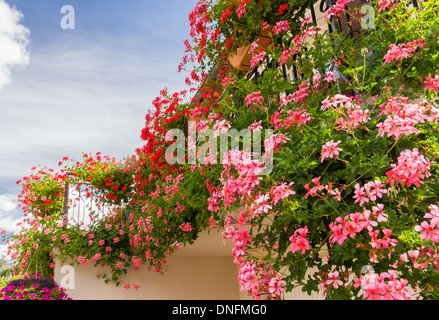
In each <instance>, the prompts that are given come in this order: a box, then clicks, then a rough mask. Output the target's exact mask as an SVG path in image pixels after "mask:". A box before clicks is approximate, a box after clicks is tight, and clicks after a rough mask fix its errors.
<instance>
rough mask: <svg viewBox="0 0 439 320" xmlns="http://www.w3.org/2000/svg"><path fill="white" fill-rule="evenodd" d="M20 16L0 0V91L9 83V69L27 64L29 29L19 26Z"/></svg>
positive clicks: (14, 9)
mask: <svg viewBox="0 0 439 320" xmlns="http://www.w3.org/2000/svg"><path fill="white" fill-rule="evenodd" d="M21 18H22V14H21V13H20V12H19V11H17V9H16V8H15V7H10V6H9V5H8V4H7V3H6V2H5V0H0V48H1V50H0V89H1V88H2V87H3V86H5V85H6V84H8V83H9V82H10V77H11V68H13V67H25V66H26V65H28V63H29V57H30V52H29V50H28V44H29V29H27V28H26V27H25V26H23V25H22V24H20V20H21Z"/></svg>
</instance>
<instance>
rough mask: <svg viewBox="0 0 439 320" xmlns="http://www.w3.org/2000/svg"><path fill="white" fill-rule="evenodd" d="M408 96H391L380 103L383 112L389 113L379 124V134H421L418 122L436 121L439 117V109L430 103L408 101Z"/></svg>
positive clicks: (396, 136) (397, 135)
mask: <svg viewBox="0 0 439 320" xmlns="http://www.w3.org/2000/svg"><path fill="white" fill-rule="evenodd" d="M407 100H408V98H406V97H391V98H390V99H389V100H387V101H386V102H385V103H383V104H381V105H380V108H381V109H382V112H381V113H380V115H381V114H385V115H387V118H386V119H385V120H384V122H381V123H379V124H377V127H378V128H379V133H378V135H377V136H381V137H384V135H387V137H391V136H394V137H395V139H396V140H397V139H399V138H400V137H401V136H402V135H406V136H409V135H410V134H415V135H416V134H419V133H420V131H419V130H418V129H417V128H416V127H415V125H416V124H418V123H425V121H429V122H431V123H432V122H434V121H435V120H437V119H438V116H439V110H438V109H437V108H435V107H434V106H432V105H431V104H430V103H428V104H427V103H426V102H421V103H418V104H410V103H407Z"/></svg>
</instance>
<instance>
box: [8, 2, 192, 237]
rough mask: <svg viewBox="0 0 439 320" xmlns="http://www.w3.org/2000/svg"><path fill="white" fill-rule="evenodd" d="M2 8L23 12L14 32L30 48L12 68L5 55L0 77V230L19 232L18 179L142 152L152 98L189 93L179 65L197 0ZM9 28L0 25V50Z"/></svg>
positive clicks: (15, 4)
mask: <svg viewBox="0 0 439 320" xmlns="http://www.w3.org/2000/svg"><path fill="white" fill-rule="evenodd" d="M5 3H6V4H7V5H8V10H14V9H13V8H14V7H15V11H14V12H15V15H19V14H18V13H17V12H21V15H22V17H21V20H20V21H19V22H16V21H15V27H16V29H17V30H20V31H17V34H18V33H20V32H21V37H22V38H21V39H20V40H19V41H18V40H17V41H18V42H20V43H19V44H21V45H22V47H26V52H21V53H17V55H18V57H17V59H18V58H22V60H20V61H19V62H18V60H14V61H15V65H14V63H9V64H8V63H7V62H4V63H3V64H2V61H4V60H5V59H9V58H10V59H12V56H13V54H12V53H11V55H10V56H8V57H6V58H5V57H2V54H3V55H5V51H3V48H2V49H0V73H1V72H2V70H1V69H2V68H3V69H4V70H3V71H5V72H6V73H5V74H8V81H5V83H3V84H2V83H1V80H0V229H4V228H6V229H8V230H11V231H12V230H13V229H14V227H13V225H15V223H16V222H17V221H18V220H19V219H20V217H21V212H20V210H19V209H18V208H17V207H16V204H17V201H16V196H17V195H18V193H19V192H20V187H19V186H17V185H16V184H15V181H17V180H19V179H21V178H22V177H23V176H26V175H28V174H29V173H30V168H31V167H32V166H34V165H36V166H47V167H52V168H56V166H57V163H58V161H59V160H61V159H62V158H63V157H64V156H68V157H69V158H73V159H78V160H80V159H81V157H82V153H83V152H87V153H88V152H91V153H96V152H102V154H103V155H109V156H114V157H117V158H123V157H124V156H126V155H129V154H132V153H133V151H134V150H135V148H137V147H140V146H141V143H142V142H141V140H140V130H141V129H142V127H143V125H144V116H145V114H146V112H147V110H148V109H149V108H150V106H151V102H152V100H153V99H154V98H155V97H156V96H157V95H158V94H159V91H160V90H161V89H163V88H165V87H167V88H168V89H169V90H170V91H171V92H173V91H177V90H181V89H185V88H186V86H185V84H184V78H185V77H186V75H185V74H179V73H178V72H177V67H178V65H179V63H180V62H181V57H182V56H183V53H184V46H183V41H184V40H185V39H187V38H188V35H189V22H188V14H189V12H190V10H191V9H192V8H193V7H194V5H195V3H196V0H166V1H159V0H154V1H153V0H129V1H122V0H112V1H108V0H107V1H103V0H92V1H90V0H50V1H35V0H0V10H3V11H5V10H6V9H5V6H4V4H5ZM2 4H3V7H2ZM64 5H71V6H72V7H73V8H74V10H75V12H74V13H75V16H74V18H75V29H73V30H70V29H66V30H64V29H63V28H62V27H61V24H60V22H61V19H62V18H63V17H64V16H65V14H62V13H61V12H60V11H61V8H62V7H63V6H64ZM2 8H3V9H2ZM1 15H2V12H1V11H0V20H1V17H2V16H1ZM3 21H6V20H5V19H3ZM11 24H14V22H11ZM18 24H19V25H20V26H21V27H20V28H21V29H19V28H18V27H17V25H18ZM7 27H8V26H5V25H4V24H3V25H2V22H1V21H0V47H1V41H2V32H3V31H5V30H6V29H7ZM2 28H3V29H4V30H2ZM24 29H27V30H28V31H29V34H28V35H27V36H26V32H24V31H23V30H24ZM11 34H12V33H11ZM4 35H5V33H4V32H3V40H5V38H4ZM14 37H20V35H16V34H15V35H14ZM24 38H26V39H25V40H26V41H28V44H27V46H26V45H25V44H23V42H24ZM2 52H3V53H2ZM11 52H12V51H11ZM14 52H16V51H14ZM20 54H21V56H20ZM2 59H3V60H2ZM26 59H28V61H27V62H26ZM6 61H7V60H6ZM0 79H1V78H0Z"/></svg>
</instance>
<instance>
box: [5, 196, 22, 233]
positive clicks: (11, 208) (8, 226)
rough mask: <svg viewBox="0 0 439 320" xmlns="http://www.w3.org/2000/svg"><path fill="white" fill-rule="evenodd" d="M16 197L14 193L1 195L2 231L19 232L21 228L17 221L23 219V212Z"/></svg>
mask: <svg viewBox="0 0 439 320" xmlns="http://www.w3.org/2000/svg"><path fill="white" fill-rule="evenodd" d="M16 199H17V196H16V195H13V194H1V195H0V231H1V230H6V231H8V232H17V231H19V230H20V229H21V227H18V226H17V223H19V222H21V221H22V212H21V210H20V209H19V208H18V204H17V200H16Z"/></svg>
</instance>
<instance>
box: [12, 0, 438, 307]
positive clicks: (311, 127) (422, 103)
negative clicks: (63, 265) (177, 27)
mask: <svg viewBox="0 0 439 320" xmlns="http://www.w3.org/2000/svg"><path fill="white" fill-rule="evenodd" d="M349 2H351V1H346V0H339V1H337V2H335V3H334V5H333V6H332V7H331V8H329V9H328V10H327V11H326V13H325V17H324V18H323V22H324V23H323V24H321V23H320V24H319V25H315V24H314V23H313V21H312V19H311V16H309V15H308V13H307V11H305V10H302V9H303V8H304V6H305V5H310V4H315V3H316V1H311V0H310V1H293V0H290V1H252V0H240V1H238V0H233V1H222V0H220V1H207V0H206V1H201V0H200V1H198V2H197V4H196V6H195V8H194V10H193V11H192V12H191V13H190V15H189V21H190V26H191V32H190V36H191V41H190V42H189V41H186V42H185V47H186V52H185V53H186V55H185V56H184V57H183V62H182V64H181V65H180V66H179V70H180V71H183V70H186V71H187V72H189V74H190V76H189V77H188V78H187V79H186V83H187V84H188V85H189V86H192V87H191V88H190V89H189V90H188V91H183V92H178V93H174V94H170V93H169V92H168V91H167V90H163V91H162V92H161V93H160V96H159V97H157V99H155V100H154V101H153V107H154V108H153V109H152V110H151V111H149V113H148V114H147V116H146V118H145V128H143V129H142V132H141V138H142V139H143V141H144V145H143V146H142V147H141V148H139V149H137V150H136V152H135V154H134V155H132V156H130V157H127V158H126V159H123V160H122V161H116V160H115V159H112V158H109V157H102V156H101V155H100V154H97V155H96V156H92V155H90V154H85V155H84V161H83V162H74V161H73V162H72V163H71V164H69V163H68V159H64V160H63V161H62V162H60V166H61V167H62V169H60V172H59V173H55V171H53V170H48V169H41V170H38V171H37V172H34V173H33V174H31V175H30V176H29V177H26V178H24V179H23V182H22V186H23V192H22V194H21V196H20V202H21V205H22V208H23V210H24V211H25V214H26V217H25V221H24V223H25V224H27V225H26V226H25V227H24V228H23V231H22V232H21V233H19V234H17V235H14V236H13V238H12V239H11V240H12V241H11V243H10V250H11V255H12V256H13V258H14V259H16V261H17V267H18V268H19V269H20V270H24V271H26V270H33V269H34V268H46V269H45V270H49V271H47V272H50V264H49V263H50V257H51V255H52V254H53V250H52V249H53V247H56V248H58V249H59V252H60V253H59V255H60V257H61V259H62V260H63V261H73V262H74V263H80V264H83V265H85V266H87V265H90V264H92V263H93V264H94V265H95V266H97V265H107V266H110V267H111V269H112V274H111V275H102V277H103V278H104V279H105V281H107V282H108V281H113V282H115V283H116V284H119V283H120V281H121V280H120V279H121V278H122V277H123V275H124V274H125V273H126V272H127V270H128V269H129V268H132V267H134V268H135V269H138V268H140V267H141V266H143V267H144V268H146V269H148V270H154V271H157V272H162V271H164V270H165V266H166V264H165V262H166V258H167V256H168V255H169V254H172V253H174V252H175V251H177V250H179V249H180V248H181V247H182V246H184V245H186V244H190V243H192V242H193V241H194V240H195V239H196V238H197V236H198V234H199V232H200V231H202V230H204V229H207V228H209V227H211V228H213V227H217V228H221V229H222V230H223V236H224V238H225V239H230V240H231V241H233V243H234V245H235V247H234V249H233V252H232V254H233V256H234V262H235V263H236V264H237V265H238V267H239V277H238V281H239V284H240V288H241V290H245V291H247V292H248V293H249V294H250V295H251V296H252V297H253V298H255V299H262V298H264V299H278V298H280V297H281V296H282V294H283V293H284V292H288V291H290V290H292V289H293V288H295V287H302V288H303V290H305V291H307V292H312V291H315V292H316V291H320V292H321V293H323V294H325V295H326V298H327V299H407V298H424V299H437V297H438V291H437V286H438V284H439V277H438V268H439V260H438V259H437V253H438V252H437V244H438V242H439V236H438V235H439V229H438V221H439V220H438V219H439V218H438V217H439V208H438V205H439V198H438V191H439V180H438V164H437V161H436V159H437V156H438V151H439V143H438V135H437V130H438V121H437V120H438V117H439V110H438V109H437V98H438V90H439V74H438V72H437V66H438V63H439V60H438V57H439V56H438V52H439V44H438V40H437V34H438V33H437V28H438V25H439V24H438V18H437V15H436V11H437V9H438V2H437V1H423V2H420V8H419V9H416V8H410V7H409V6H408V5H409V3H407V2H406V1H397V0H394V1H384V0H381V1H371V2H370V3H369V4H368V5H371V6H372V7H373V8H374V13H375V19H374V28H372V29H369V30H361V31H360V32H357V33H356V34H355V35H354V36H353V37H350V36H349V33H347V32H346V30H345V31H344V32H333V33H331V32H329V31H328V29H327V28H323V25H327V24H328V23H332V22H337V21H338V18H339V17H340V16H343V15H345V12H346V10H347V6H346V5H347V4H349ZM350 14H351V18H352V19H362V17H363V16H362V15H361V14H360V9H359V8H356V9H355V8H354V9H350ZM263 32H264V33H265V34H266V35H268V38H267V40H266V41H262V40H255V38H256V37H257V36H258V35H260V34H261V33H263ZM245 46H248V50H249V55H250V60H251V61H250V63H251V67H252V68H253V69H252V70H258V71H259V74H258V76H257V78H255V77H254V74H253V73H252V72H249V73H245V72H243V71H241V70H237V69H234V68H233V67H232V66H231V65H230V61H229V57H230V56H231V55H233V53H234V52H236V51H237V50H238V49H239V48H242V47H245ZM191 64H192V66H191ZM293 69H296V70H297V71H298V76H297V77H292V78H291V77H286V75H287V71H288V70H293ZM194 92H195V94H194V95H193V96H191V97H190V94H191V93H194ZM189 120H194V121H196V129H197V132H206V130H207V129H211V130H212V131H213V132H214V133H215V134H217V135H219V136H223V135H224V132H227V129H228V128H234V129H237V130H238V131H239V130H241V129H248V132H249V133H252V134H255V133H256V132H260V133H261V136H262V139H263V151H264V152H262V153H261V154H259V155H258V156H259V157H256V155H255V154H252V153H250V152H249V151H251V150H244V149H238V150H231V149H230V148H229V149H228V152H227V153H226V154H225V155H224V156H225V157H224V159H223V161H222V162H221V163H218V162H215V161H214V159H213V158H212V157H211V155H208V156H207V157H205V159H203V160H208V161H207V162H206V161H204V162H203V163H198V162H197V163H191V162H190V161H188V160H189V158H190V157H189V152H190V151H191V150H190V149H193V148H194V147H195V148H196V149H197V150H200V148H202V147H203V146H204V147H205V146H207V145H208V144H209V143H214V142H213V141H210V140H208V141H206V140H197V139H196V140H195V141H194V140H191V139H192V137H191V134H192V132H190V130H191V127H190V125H189V122H188V121H189ZM171 129H180V130H182V131H183V132H184V133H185V142H187V145H188V148H187V149H186V150H185V160H186V161H185V163H184V164H181V163H180V164H171V163H169V161H167V160H169V159H167V158H166V150H167V148H168V147H169V146H171V145H172V144H173V143H174V142H175V141H174V140H175V139H174V140H172V139H171V140H169V139H167V137H166V134H167V132H169V130H171ZM263 129H265V130H263ZM267 129H271V130H272V132H273V134H272V135H270V134H269V131H267ZM244 140H245V137H241V138H240V146H243V145H244V144H245V141H244ZM216 142H217V143H218V140H217V141H216ZM228 145H229V147H230V146H231V141H229V140H228ZM253 147H255V146H253ZM270 150H273V153H270ZM253 151H255V149H254V148H253ZM270 158H272V160H273V168H272V170H271V172H270V173H269V174H266V175H263V174H261V172H262V170H263V168H264V166H266V165H267V163H268V162H267V161H269V160H270ZM66 183H68V184H69V185H70V187H71V188H75V187H76V188H82V189H83V190H84V191H85V194H86V198H88V199H94V200H95V201H97V202H98V203H100V204H102V205H111V213H110V214H108V215H106V216H105V217H101V216H100V215H99V214H98V212H92V217H91V218H92V219H91V223H90V224H88V225H81V224H79V225H75V224H71V223H67V218H68V217H66V216H65V212H64V210H63V204H64V203H63V196H64V193H63V190H64V188H65V185H66ZM69 205H70V206H74V203H70V204H69ZM37 252H38V255H37V254H36V253H37ZM42 254H44V255H46V258H44V259H41V258H40V259H38V260H37V257H38V256H39V255H42ZM43 261H46V265H45V266H43V265H42V264H43ZM52 266H53V265H52ZM125 287H128V286H127V285H125ZM409 287H410V288H411V289H412V290H414V291H410V290H409Z"/></svg>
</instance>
